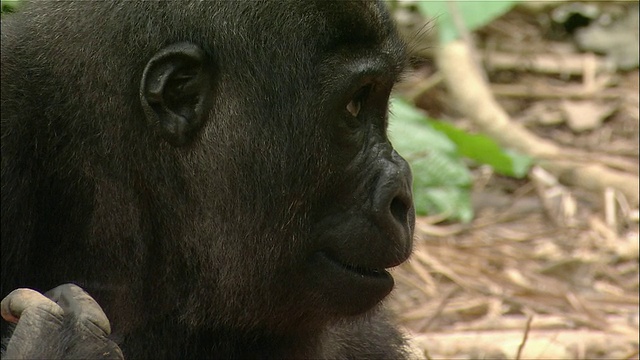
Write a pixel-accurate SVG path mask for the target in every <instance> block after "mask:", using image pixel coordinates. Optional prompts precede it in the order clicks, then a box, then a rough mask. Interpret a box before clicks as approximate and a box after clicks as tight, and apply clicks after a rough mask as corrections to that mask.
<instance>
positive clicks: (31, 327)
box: [1, 284, 124, 359]
mask: <svg viewBox="0 0 640 360" xmlns="http://www.w3.org/2000/svg"><path fill="white" fill-rule="evenodd" d="M1 309H2V317H3V318H4V319H5V320H6V321H8V322H11V323H15V324H17V325H16V328H15V330H14V332H13V334H12V335H11V338H10V339H9V341H8V343H7V348H6V351H5V353H4V354H3V358H7V359H38V358H44V357H46V358H51V356H52V353H51V351H52V349H57V351H56V353H55V354H53V355H54V356H55V358H59V359H65V358H91V359H123V358H124V356H123V355H122V351H121V350H120V348H119V347H118V345H116V344H115V343H114V342H113V341H112V340H110V339H109V338H108V336H109V334H110V333H111V325H110V324H109V320H108V319H107V316H106V315H105V314H104V312H103V311H102V308H101V307H100V305H98V303H96V302H95V300H93V298H92V297H91V296H89V295H88V294H87V293H86V292H84V290H82V289H81V288H80V287H78V286H76V285H73V284H65V285H61V286H58V287H56V288H55V289H53V290H50V291H48V292H47V293H45V295H42V294H40V293H39V292H37V291H34V290H31V289H17V290H14V291H12V292H11V293H10V294H9V295H7V297H5V298H4V299H3V300H2V304H1Z"/></svg>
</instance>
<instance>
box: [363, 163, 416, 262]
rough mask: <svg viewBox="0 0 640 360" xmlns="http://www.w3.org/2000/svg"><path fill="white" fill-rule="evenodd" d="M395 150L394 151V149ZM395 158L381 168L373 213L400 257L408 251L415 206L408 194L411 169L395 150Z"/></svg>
mask: <svg viewBox="0 0 640 360" xmlns="http://www.w3.org/2000/svg"><path fill="white" fill-rule="evenodd" d="M394 153H395V152H394ZM395 157H397V158H394V159H393V160H394V161H389V162H388V166H387V167H385V169H384V170H383V171H382V174H381V176H380V178H379V181H378V186H377V189H376V195H375V197H374V199H375V200H374V204H373V206H374V208H373V211H374V214H375V218H376V222H377V224H378V226H380V228H381V229H382V230H383V231H384V232H385V233H386V235H387V236H388V238H389V240H390V241H392V242H393V243H394V244H393V247H394V248H395V249H398V250H399V251H400V252H401V254H399V257H403V258H402V259H398V260H399V261H400V262H401V261H403V260H404V259H405V258H406V257H407V256H408V255H409V253H410V252H411V244H412V238H413V228H414V226H415V210H414V208H413V200H412V195H411V170H409V166H408V164H407V163H406V161H405V160H404V159H402V158H401V157H400V156H399V155H397V154H395Z"/></svg>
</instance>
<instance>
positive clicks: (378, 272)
mask: <svg viewBox="0 0 640 360" xmlns="http://www.w3.org/2000/svg"><path fill="white" fill-rule="evenodd" d="M319 256H320V257H321V258H323V259H324V260H325V261H326V262H328V263H330V264H332V265H333V266H335V267H338V268H340V269H342V270H346V271H348V272H350V273H355V274H357V275H361V276H366V277H369V278H380V279H388V278H389V277H390V276H391V275H390V274H389V272H388V271H386V270H385V269H371V268H364V267H361V266H358V265H353V264H346V263H343V262H341V261H339V260H337V259H336V258H335V257H332V256H330V255H329V254H327V253H326V252H324V251H321V252H320V253H319Z"/></svg>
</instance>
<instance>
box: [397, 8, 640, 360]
mask: <svg viewBox="0 0 640 360" xmlns="http://www.w3.org/2000/svg"><path fill="white" fill-rule="evenodd" d="M389 6H390V8H391V9H392V13H393V16H394V17H395V18H396V20H397V22H398V24H399V27H400V28H401V31H402V33H403V35H404V36H405V37H406V38H407V41H408V42H409V43H410V45H411V49H412V55H413V57H412V66H411V70H410V71H409V72H408V73H407V75H406V77H405V79H404V81H403V82H402V83H401V84H400V85H399V86H398V88H397V90H396V93H395V96H394V100H393V102H392V107H391V111H392V122H391V128H390V132H391V138H392V141H393V142H394V145H395V146H396V148H397V149H398V150H399V152H401V153H402V154H403V155H404V156H405V157H406V158H407V159H409V161H410V163H411V164H412V168H413V171H414V176H415V184H414V194H415V201H416V209H417V211H418V214H419V215H420V216H419V217H418V220H417V225H416V236H415V239H416V246H415V253H414V255H413V257H412V259H411V260H410V261H409V262H408V263H406V264H404V265H402V266H401V267H400V268H399V269H397V270H396V271H395V273H394V276H395V277H396V280H397V290H396V291H395V292H394V295H393V298H392V299H390V300H389V304H390V305H391V307H392V308H394V310H395V312H396V314H397V315H398V318H399V321H400V322H401V323H402V324H403V325H404V326H405V327H406V329H407V332H408V333H409V334H411V335H412V337H413V339H414V345H415V347H416V355H418V357H421V358H432V359H638V304H639V297H638V291H639V288H638V276H639V273H638V141H639V132H638V129H639V126H638V111H639V110H638V99H639V95H638V2H637V1H633V2H629V1H627V2H622V1H599V2H595V1H594V2H578V1H546V2H533V1H448V2H447V1H396V2H390V3H389Z"/></svg>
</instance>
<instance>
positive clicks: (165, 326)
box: [116, 320, 323, 359]
mask: <svg viewBox="0 0 640 360" xmlns="http://www.w3.org/2000/svg"><path fill="white" fill-rule="evenodd" d="M180 333H183V334H184V335H183V336H178V337H175V336H174V337H169V336H163V334H180ZM116 336H117V335H116ZM322 338H323V335H321V333H315V334H305V335H291V336H280V337H277V336H274V335H273V333H269V332H268V331H266V330H265V331H264V332H256V331H253V332H240V331H237V330H229V329H224V328H217V329H197V330H195V331H191V332H188V331H186V330H185V328H184V325H182V324H178V323H176V321H175V320H170V321H165V322H163V323H162V324H154V325H153V326H149V327H146V328H145V329H139V330H138V331H135V332H134V333H131V334H128V335H126V336H125V338H124V339H123V343H124V344H123V345H124V346H123V348H124V349H126V350H125V358H127V359H146V358H167V359H173V358H176V359H177V358H180V359H192V358H193V359H203V358H210V357H211V356H214V357H215V358H220V359H264V358H269V359H271V358H273V359H282V358H287V359H307V358H317V357H318V356H319V354H320V353H321V351H320V349H321V348H322V346H321V343H322ZM167 339H171V341H170V342H167V341H166V340H167ZM266 354H268V355H266Z"/></svg>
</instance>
